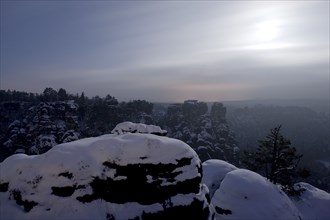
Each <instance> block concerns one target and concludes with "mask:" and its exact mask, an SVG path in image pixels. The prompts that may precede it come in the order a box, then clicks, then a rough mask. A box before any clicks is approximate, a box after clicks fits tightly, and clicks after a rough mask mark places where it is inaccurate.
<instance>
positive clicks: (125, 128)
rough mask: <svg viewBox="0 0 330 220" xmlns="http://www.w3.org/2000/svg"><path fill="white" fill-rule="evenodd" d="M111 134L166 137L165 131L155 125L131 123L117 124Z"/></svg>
mask: <svg viewBox="0 0 330 220" xmlns="http://www.w3.org/2000/svg"><path fill="white" fill-rule="evenodd" d="M111 133H112V134H125V133H141V134H155V135H159V136H166V134H167V131H166V130H163V129H161V128H160V127H159V126H156V125H146V124H141V123H133V122H129V121H126V122H122V123H120V124H118V125H117V126H116V127H115V128H114V129H113V130H112V131H111Z"/></svg>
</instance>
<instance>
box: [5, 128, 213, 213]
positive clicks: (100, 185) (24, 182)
mask: <svg viewBox="0 0 330 220" xmlns="http://www.w3.org/2000/svg"><path fill="white" fill-rule="evenodd" d="M0 171H1V176H0V204H1V205H0V219H177V218H178V216H184V218H185V219H210V218H211V214H210V208H209V207H210V206H209V201H208V199H207V198H208V194H207V193H208V190H207V187H206V186H205V185H204V184H202V183H201V178H202V174H201V172H202V165H201V161H200V160H199V158H198V156H197V154H196V153H195V152H194V151H193V150H192V149H191V148H190V147H189V146H188V145H186V144H185V143H183V142H181V141H179V140H176V139H171V138H167V137H160V136H156V135H152V134H130V133H128V134H123V135H115V134H110V135H103V136H100V137H95V138H86V139H81V140H78V141H74V142H70V143H64V144H60V145H57V146H55V147H53V148H51V149H50V150H49V151H48V152H46V153H44V154H42V155H36V156H27V155H25V154H16V155H13V156H11V157H9V158H7V159H6V160H5V161H3V162H2V163H0Z"/></svg>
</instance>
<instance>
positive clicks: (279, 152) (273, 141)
mask: <svg viewBox="0 0 330 220" xmlns="http://www.w3.org/2000/svg"><path fill="white" fill-rule="evenodd" d="M258 142H259V146H258V148H257V151H256V152H254V153H251V152H250V153H248V152H246V158H245V161H244V163H245V164H246V165H247V166H248V168H249V169H251V170H254V171H256V172H260V173H261V174H262V175H264V176H265V177H266V178H268V179H269V180H270V181H271V182H273V183H275V184H276V183H281V184H284V185H290V184H291V182H292V178H293V177H295V176H296V175H297V174H298V172H297V169H296V168H297V165H298V163H299V161H300V158H301V157H302V155H298V154H297V152H296V149H295V148H294V147H292V146H291V142H290V140H289V139H286V138H285V137H283V135H282V134H281V125H279V126H277V127H275V128H273V129H271V130H270V133H269V134H268V135H267V136H266V138H265V139H264V140H259V141H258Z"/></svg>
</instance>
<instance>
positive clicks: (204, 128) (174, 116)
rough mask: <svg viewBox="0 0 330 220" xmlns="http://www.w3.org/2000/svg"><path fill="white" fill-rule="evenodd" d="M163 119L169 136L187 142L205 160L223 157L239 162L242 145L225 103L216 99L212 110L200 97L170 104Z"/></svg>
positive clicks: (232, 161) (223, 158) (235, 162)
mask: <svg viewBox="0 0 330 220" xmlns="http://www.w3.org/2000/svg"><path fill="white" fill-rule="evenodd" d="M164 121H165V123H164V126H165V128H166V130H168V132H169V134H168V136H169V137H173V138H177V139H179V140H182V141H184V142H186V143H188V144H189V145H190V146H191V147H192V148H193V149H194V150H195V151H196V152H197V154H198V156H199V157H200V159H201V160H202V161H206V160H208V159H221V160H226V161H229V162H230V163H233V164H238V163H239V148H238V146H237V144H236V141H235V138H234V134H233V132H232V131H231V130H230V129H229V126H228V124H227V122H226V108H225V107H224V106H223V104H222V103H217V102H215V103H213V105H212V106H211V110H210V111H209V110H208V106H207V104H206V103H205V102H198V101H197V100H187V101H185V102H184V103H183V104H174V105H170V106H169V107H168V109H167V114H166V117H165V119H164Z"/></svg>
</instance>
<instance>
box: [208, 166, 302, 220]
mask: <svg viewBox="0 0 330 220" xmlns="http://www.w3.org/2000/svg"><path fill="white" fill-rule="evenodd" d="M211 203H212V205H213V206H214V208H215V211H216V219H236V220H237V219H242V220H243V219H244V220H258V219H260V220H265V219H267V220H275V219H276V220H277V219H283V220H294V219H296V220H301V219H303V218H301V217H300V213H299V211H298V210H297V208H296V207H295V206H294V204H293V203H292V202H291V200H290V199H289V197H288V196H287V195H286V194H285V193H284V192H283V191H282V190H281V189H280V188H279V187H278V186H276V185H274V184H272V183H271V182H269V181H268V180H266V179H265V178H264V177H262V176H260V175H259V174H257V173H254V172H252V171H249V170H245V169H237V170H234V171H231V172H229V173H227V174H226V176H225V178H224V179H223V180H222V182H221V185H220V188H219V189H218V190H217V191H216V192H215V194H214V196H213V198H212V202H211Z"/></svg>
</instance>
